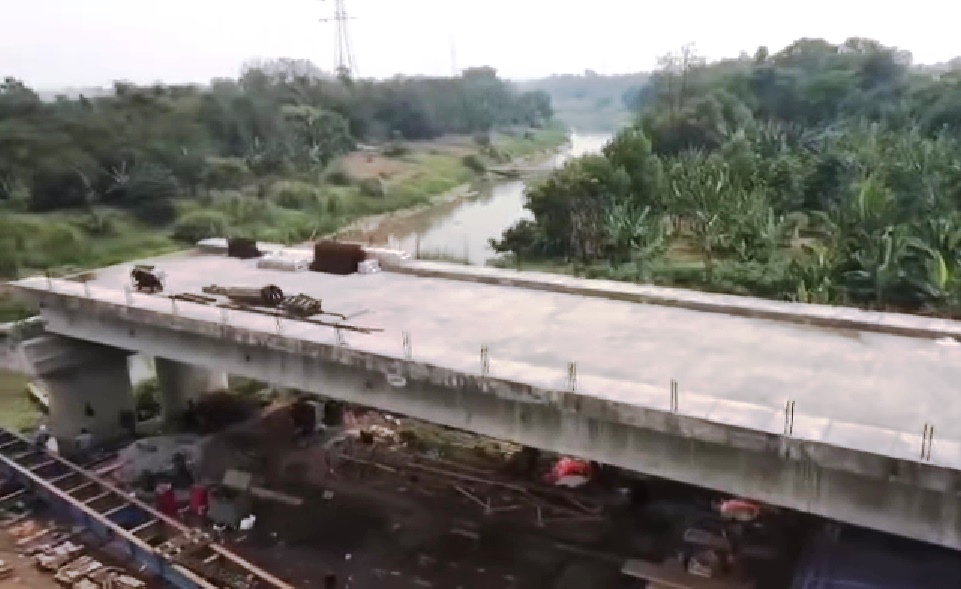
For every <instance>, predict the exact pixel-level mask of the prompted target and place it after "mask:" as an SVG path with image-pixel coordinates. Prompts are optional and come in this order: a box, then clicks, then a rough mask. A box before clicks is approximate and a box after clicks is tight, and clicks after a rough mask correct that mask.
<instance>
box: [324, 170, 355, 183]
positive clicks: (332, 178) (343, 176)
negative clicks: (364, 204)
mask: <svg viewBox="0 0 961 589" xmlns="http://www.w3.org/2000/svg"><path fill="white" fill-rule="evenodd" d="M327 181H328V182H330V183H331V184H333V185H334V186H350V176H348V175H347V171H346V170H344V169H343V168H342V167H340V166H334V167H332V168H331V169H330V170H328V172H327Z"/></svg>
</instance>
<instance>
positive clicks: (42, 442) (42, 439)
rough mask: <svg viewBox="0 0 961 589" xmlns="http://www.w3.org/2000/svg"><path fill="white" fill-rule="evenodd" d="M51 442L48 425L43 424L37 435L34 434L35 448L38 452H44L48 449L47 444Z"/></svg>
mask: <svg viewBox="0 0 961 589" xmlns="http://www.w3.org/2000/svg"><path fill="white" fill-rule="evenodd" d="M49 441H50V431H49V430H48V429H47V424H45V423H41V424H40V427H38V428H37V431H36V433H35V434H33V447H34V448H35V449H36V451H37V452H43V451H45V450H46V449H47V442H49Z"/></svg>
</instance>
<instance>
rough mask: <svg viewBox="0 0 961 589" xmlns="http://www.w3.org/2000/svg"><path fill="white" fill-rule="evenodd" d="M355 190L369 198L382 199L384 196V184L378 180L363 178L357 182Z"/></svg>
mask: <svg viewBox="0 0 961 589" xmlns="http://www.w3.org/2000/svg"><path fill="white" fill-rule="evenodd" d="M357 189H358V190H359V191H360V193H361V194H362V195H363V196H367V197H371V198H384V196H385V195H386V192H385V191H384V183H383V182H381V181H380V178H364V179H363V180H360V181H359V182H357Z"/></svg>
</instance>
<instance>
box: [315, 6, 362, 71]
mask: <svg viewBox="0 0 961 589" xmlns="http://www.w3.org/2000/svg"><path fill="white" fill-rule="evenodd" d="M344 2H345V0H334V14H333V16H331V17H328V18H322V19H320V22H323V23H327V22H333V23H334V27H335V30H336V32H335V37H334V42H335V44H334V68H335V69H336V71H337V74H338V75H341V76H344V77H350V76H352V75H356V74H357V64H356V62H355V61H354V48H353V44H352V43H351V40H350V31H349V30H348V29H347V21H348V20H354V17H353V16H348V15H347V7H346V6H345V3H344Z"/></svg>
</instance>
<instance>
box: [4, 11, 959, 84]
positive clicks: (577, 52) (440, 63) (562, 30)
mask: <svg viewBox="0 0 961 589" xmlns="http://www.w3.org/2000/svg"><path fill="white" fill-rule="evenodd" d="M346 2H347V9H348V12H349V13H350V14H351V15H353V16H356V20H351V21H349V28H350V31H351V36H352V39H353V45H354V55H355V59H356V65H357V70H358V72H359V74H360V75H361V76H364V77H368V76H374V77H383V76H389V75H392V74H395V73H406V74H438V75H446V74H449V73H450V72H451V70H452V59H451V45H452V42H453V45H454V46H455V47H456V52H455V53H456V65H457V67H461V68H463V67H468V66H474V65H492V66H494V67H496V68H497V69H498V70H499V71H500V72H501V73H502V74H503V75H505V76H507V77H511V78H530V77H539V76H544V75H547V74H551V73H566V72H571V73H579V72H583V71H584V70H585V69H586V68H592V69H594V70H596V71H598V72H601V73H613V72H633V71H639V70H649V69H651V68H652V67H653V66H654V61H655V58H656V57H657V56H658V55H660V54H663V53H665V52H667V51H670V50H672V49H676V48H678V47H680V46H681V45H683V44H685V43H688V42H695V43H696V45H697V48H698V50H699V51H700V52H701V53H703V54H705V55H707V56H708V57H711V58H716V57H725V56H731V57H734V56H736V55H737V54H738V53H739V52H740V51H741V50H745V51H748V52H750V53H753V51H754V49H755V48H756V47H757V46H758V45H768V46H769V47H770V48H771V49H772V50H777V49H780V48H781V47H783V46H784V45H786V44H788V43H789V42H791V41H792V40H794V39H796V38H799V37H802V36H807V37H823V38H826V39H828V40H830V41H834V42H840V41H842V40H843V39H845V38H846V37H850V36H864V37H871V38H876V39H878V40H880V41H882V42H883V43H885V44H889V45H896V46H898V47H902V48H904V49H908V50H910V51H911V52H912V53H913V54H914V56H915V60H916V61H919V62H922V63H935V62H939V61H946V60H948V59H950V58H952V57H954V56H957V55H961V37H959V36H958V34H957V23H958V22H959V20H961V2H958V1H957V0H913V1H912V2H877V1H867V0H808V1H806V2H785V3H777V2H770V1H766V2H761V1H758V0H677V1H673V2H672V1H668V2H664V1H660V2H641V1H639V0H589V1H580V2H575V1H574V0H559V1H558V0H553V1H548V0H484V1H482V2H476V1H471V0H346ZM0 4H2V7H0V76H6V75H12V76H14V77H17V78H21V79H23V80H25V81H26V82H27V83H28V84H29V85H30V86H33V87H35V88H39V89H52V88H61V87H67V86H91V85H103V84H109V83H110V82H111V81H113V80H117V79H124V80H129V81H133V82H138V83H149V82H154V81H158V80H162V81H166V82H204V81H207V80H208V79H210V78H211V77H217V76H234V75H236V74H237V72H238V71H239V67H240V64H242V63H243V62H244V61H246V60H247V59H250V58H269V57H294V58H301V59H310V60H312V61H314V62H315V63H316V64H317V65H319V66H321V67H322V68H324V69H330V68H331V66H332V64H333V53H334V30H333V25H332V24H330V23H326V24H325V23H321V22H319V19H321V18H323V17H324V16H328V15H330V13H331V11H332V7H333V0H273V1H271V2H268V1H266V0H163V1H151V0H27V1H20V0H0Z"/></svg>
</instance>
